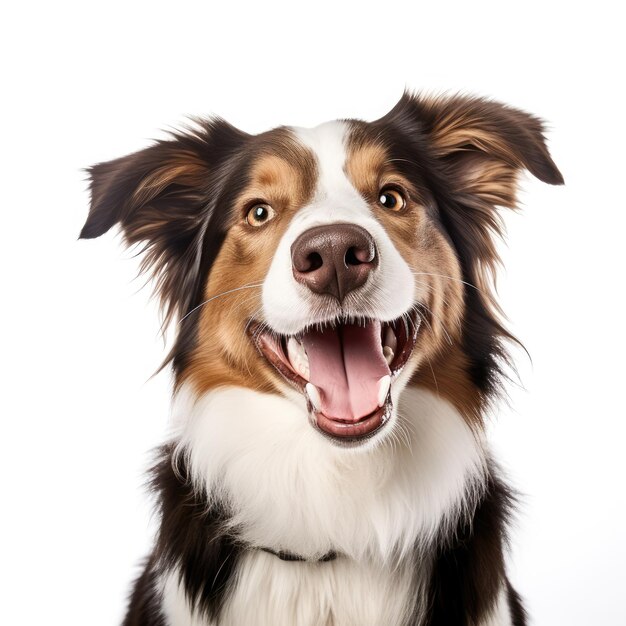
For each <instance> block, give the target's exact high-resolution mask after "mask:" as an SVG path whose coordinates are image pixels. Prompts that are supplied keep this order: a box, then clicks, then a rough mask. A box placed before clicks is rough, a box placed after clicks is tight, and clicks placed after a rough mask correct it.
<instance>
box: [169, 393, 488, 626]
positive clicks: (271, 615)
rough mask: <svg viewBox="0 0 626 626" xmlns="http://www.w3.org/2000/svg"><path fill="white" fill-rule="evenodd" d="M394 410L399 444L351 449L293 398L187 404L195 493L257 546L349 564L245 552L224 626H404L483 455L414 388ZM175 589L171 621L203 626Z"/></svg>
mask: <svg viewBox="0 0 626 626" xmlns="http://www.w3.org/2000/svg"><path fill="white" fill-rule="evenodd" d="M396 405H397V406H398V415H397V418H398V419H397V422H396V423H395V424H394V433H393V434H392V436H391V437H388V438H387V439H386V440H385V441H383V442H382V443H381V444H379V445H377V446H375V447H372V448H370V449H364V450H344V449H341V448H338V447H336V446H334V445H332V444H331V443H330V442H328V441H327V440H326V439H325V438H323V437H322V436H321V435H320V434H319V433H317V432H316V431H315V430H314V429H312V428H311V426H310V424H309V423H308V421H307V417H306V413H305V412H304V407H303V406H299V405H298V403H297V402H295V401H293V400H291V399H287V398H283V397H279V396H273V395H266V394H259V393H256V392H253V391H249V390H244V389H232V388H231V389H222V390H219V391H215V392H212V393H210V394H207V395H206V396H203V397H201V398H194V397H192V396H190V394H189V393H188V391H185V390H183V392H182V393H181V394H179V397H178V401H177V403H176V404H175V407H174V417H175V420H176V422H175V423H176V424H177V427H178V432H177V439H178V442H179V443H178V447H177V449H178V452H179V453H180V454H184V455H185V456H186V458H187V461H188V463H189V468H190V471H191V475H192V481H193V483H194V485H195V487H196V488H197V489H198V490H199V491H201V492H202V493H205V494H210V497H212V498H216V499H219V500H220V501H221V502H222V504H223V505H225V506H226V507H227V509H228V511H229V513H230V515H231V516H232V524H233V526H234V527H236V528H237V531H238V533H239V536H240V537H241V538H242V539H243V540H244V541H245V542H246V543H248V544H249V545H251V546H259V547H269V548H272V549H274V550H285V551H290V552H293V553H296V554H299V555H302V556H305V557H308V558H312V559H315V558H319V557H320V556H321V555H323V554H325V553H327V552H328V551H330V550H334V551H336V552H338V553H339V554H340V555H341V556H340V557H339V558H338V559H337V560H335V561H332V562H326V563H301V562H296V563H294V562H283V561H281V560H280V559H278V558H276V557H275V556H273V555H270V554H267V553H264V552H261V551H259V550H251V551H248V552H246V553H245V555H244V556H243V558H242V559H241V562H240V563H239V565H238V568H237V573H236V577H235V579H234V587H233V591H232V594H231V595H230V597H229V599H228V602H227V604H226V606H225V610H224V615H223V619H222V620H221V621H220V625H228V624H233V625H235V624H237V625H239V624H258V625H260V626H261V625H263V624H275V625H280V624H290V625H300V624H302V625H303V626H304V625H306V626H315V625H317V624H323V625H328V624H333V625H344V624H346V625H350V624H359V625H361V626H364V625H367V624H402V623H403V621H404V619H403V616H404V615H405V613H406V612H407V611H408V610H410V609H411V608H412V606H413V604H414V602H415V599H416V598H415V595H416V593H417V592H418V590H419V587H420V581H419V580H416V576H419V574H416V572H421V573H423V574H426V570H427V567H424V564H419V563H415V562H414V561H413V559H415V554H416V552H415V547H416V546H418V547H423V548H427V547H428V545H429V544H430V543H431V541H432V539H433V538H434V536H435V535H436V533H437V532H438V531H439V530H441V528H442V526H445V525H448V524H456V522H457V521H458V518H459V515H462V514H463V513H464V511H466V510H472V509H473V504H474V502H475V498H476V497H477V496H478V495H479V494H480V493H481V491H482V487H483V480H484V475H485V451H484V446H483V443H482V441H481V440H480V438H478V437H477V436H476V435H475V434H474V433H473V432H472V431H471V430H470V429H469V428H468V426H467V425H466V423H465V422H464V420H463V419H462V417H461V416H460V415H459V413H458V412H457V411H456V410H455V409H454V408H453V407H452V406H451V405H450V404H449V403H447V402H445V401H444V400H441V399H440V398H439V397H437V396H436V395H434V394H432V393H430V392H427V391H424V390H418V389H413V388H408V389H405V390H404V392H403V393H402V397H401V399H400V402H399V403H398V402H397V403H396ZM427 552H428V551H427V550H424V553H427ZM165 591H166V593H165V595H164V602H165V605H166V606H167V607H168V611H169V615H170V616H174V615H176V619H174V618H173V617H170V621H171V623H172V624H174V625H176V626H179V624H180V625H188V626H200V625H201V624H202V626H204V623H203V622H201V621H200V622H198V621H194V620H193V618H192V617H191V616H189V615H188V607H187V608H186V601H185V600H184V594H182V593H181V592H180V590H179V589H178V584H177V579H176V577H175V576H174V577H170V578H169V579H168V580H167V581H165ZM185 612H187V613H185ZM184 614H187V620H186V621H185V619H184V618H183V617H180V615H184Z"/></svg>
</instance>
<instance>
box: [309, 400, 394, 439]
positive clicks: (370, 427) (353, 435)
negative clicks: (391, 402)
mask: <svg viewBox="0 0 626 626" xmlns="http://www.w3.org/2000/svg"><path fill="white" fill-rule="evenodd" d="M386 410H387V409H386V406H382V407H379V408H378V409H376V410H375V411H373V412H372V413H370V415H366V416H365V417H363V418H361V419H360V420H357V421H355V422H346V421H343V420H335V419H332V418H330V417H327V416H326V415H324V414H323V413H315V420H316V423H317V426H318V428H319V429H320V430H322V431H324V432H325V433H326V434H328V435H331V436H332V437H337V438H340V439H346V438H347V439H358V438H362V437H366V436H367V435H371V434H373V433H374V431H376V430H378V429H379V428H380V427H381V426H382V425H383V423H384V416H385V411H386Z"/></svg>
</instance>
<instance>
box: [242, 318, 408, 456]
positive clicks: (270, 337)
mask: <svg viewBox="0 0 626 626" xmlns="http://www.w3.org/2000/svg"><path fill="white" fill-rule="evenodd" d="M419 319H420V318H419V317H418V315H417V314H416V313H413V314H410V315H405V316H403V317H401V318H398V319H397V320H394V321H392V322H381V321H379V320H375V319H365V320H363V319H361V320H340V319H337V320H334V321H332V322H328V323H325V324H322V325H314V326H312V327H310V328H307V329H305V330H303V331H302V332H300V333H298V334H296V335H278V334H276V333H274V332H272V331H268V330H267V329H264V327H263V325H261V324H258V323H254V324H251V325H250V333H251V336H252V338H253V340H254V342H255V344H256V346H257V348H258V349H259V351H260V352H261V354H262V355H263V356H264V357H265V359H266V360H267V361H269V363H270V364H271V365H272V366H273V367H274V368H275V369H276V370H277V371H278V372H279V373H280V375H281V376H282V377H283V378H284V379H285V380H287V382H289V383H290V384H291V385H293V386H294V387H296V388H297V389H298V390H299V391H300V392H302V393H303V394H304V395H305V397H306V399H307V404H308V408H309V414H310V415H311V417H312V422H313V425H314V426H315V427H317V428H318V429H319V430H320V431H321V432H322V433H323V434H325V435H327V436H328V437H330V438H332V439H333V440H335V441H338V442H341V443H344V444H345V443H350V442H357V441H361V440H363V439H367V438H370V437H372V436H374V435H375V434H376V433H378V432H379V431H380V430H381V429H382V428H383V427H384V426H385V424H386V423H387V422H388V421H389V418H390V417H391V409H392V400H391V385H392V383H393V381H394V380H395V378H396V377H397V376H398V374H399V373H400V371H401V370H402V368H403V367H404V365H405V364H406V363H407V361H408V359H409V357H410V356H411V353H412V352H413V349H414V347H415V342H416V339H417V333H418V330H419Z"/></svg>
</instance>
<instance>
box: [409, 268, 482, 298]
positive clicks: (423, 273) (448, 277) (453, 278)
mask: <svg viewBox="0 0 626 626" xmlns="http://www.w3.org/2000/svg"><path fill="white" fill-rule="evenodd" d="M411 273H412V274H413V275H414V276H435V277H436V278H447V279H448V280H455V281H457V282H459V283H463V284H464V285H467V286H468V287H471V288H472V289H476V291H479V292H480V293H482V294H484V295H486V296H487V295H488V294H486V293H485V292H484V291H483V290H482V289H480V288H479V287H477V286H476V285H473V284H472V283H468V282H467V281H466V280H462V279H460V278H456V276H446V275H445V274H434V273H433V272H414V271H413V270H411Z"/></svg>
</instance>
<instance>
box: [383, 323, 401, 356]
mask: <svg viewBox="0 0 626 626" xmlns="http://www.w3.org/2000/svg"><path fill="white" fill-rule="evenodd" d="M385 346H386V347H389V348H391V351H392V352H394V353H395V351H396V349H397V348H398V340H397V339H396V334H395V333H394V332H393V328H391V326H387V330H386V331H385V339H384V340H383V347H385Z"/></svg>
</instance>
